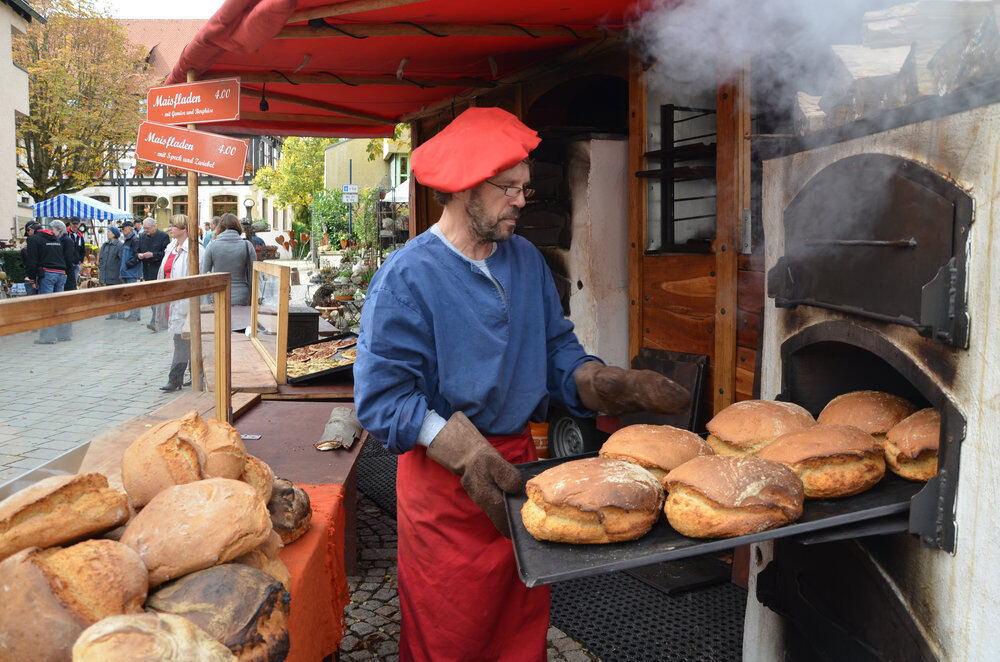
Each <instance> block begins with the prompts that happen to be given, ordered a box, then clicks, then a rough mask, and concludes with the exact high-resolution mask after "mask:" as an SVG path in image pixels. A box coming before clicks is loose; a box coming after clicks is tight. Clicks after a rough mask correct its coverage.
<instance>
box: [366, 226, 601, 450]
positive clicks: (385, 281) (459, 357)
mask: <svg viewBox="0 0 1000 662" xmlns="http://www.w3.org/2000/svg"><path fill="white" fill-rule="evenodd" d="M486 264H487V266H488V269H489V271H490V273H491V274H492V276H493V278H495V279H496V282H494V280H493V279H491V278H490V277H489V276H487V275H486V274H484V273H483V272H482V271H481V270H480V269H479V268H477V267H476V266H475V265H474V264H473V263H472V262H471V261H470V260H468V259H467V258H465V257H463V256H461V255H459V254H457V253H456V252H455V251H454V250H452V249H451V248H450V247H448V246H447V245H446V244H445V243H444V242H443V241H442V240H441V239H439V238H438V237H436V236H435V235H434V233H432V232H424V233H423V234H421V235H420V236H418V237H416V238H415V239H413V240H412V241H410V242H409V243H408V244H407V245H406V246H404V247H403V248H401V249H400V250H398V251H396V252H394V253H393V254H392V255H390V256H389V259H388V260H386V262H385V264H384V265H382V267H381V268H380V269H379V270H378V271H377V272H375V277H374V278H373V279H372V282H371V285H370V286H369V288H368V296H367V298H366V299H365V304H364V307H363V308H362V313H361V335H360V337H359V338H358V355H357V359H356V361H355V363H354V399H355V404H356V406H357V411H358V418H359V419H360V420H361V423H362V425H364V426H365V428H366V429H367V430H368V431H369V432H370V433H371V434H372V435H373V436H374V437H375V438H376V439H379V440H380V441H382V443H383V444H385V446H386V448H387V449H389V450H390V451H393V452H396V453H404V452H406V451H408V450H410V449H412V448H413V446H414V444H415V443H416V440H417V436H418V434H419V433H420V428H421V426H422V425H423V423H424V418H425V416H426V415H427V412H428V410H433V411H435V412H437V413H438V414H439V415H441V416H442V417H444V418H448V417H450V416H451V415H452V414H453V413H454V412H456V411H462V412H463V413H464V414H465V415H466V416H468V417H469V420H471V421H472V423H473V424H474V425H475V426H476V428H478V429H479V431H480V432H482V433H483V434H484V435H487V436H491V435H500V434H515V433H519V432H521V431H523V430H524V428H525V426H526V425H527V423H528V420H529V418H534V419H536V420H541V419H542V418H544V416H545V414H546V411H547V409H548V404H549V400H550V399H554V400H557V401H559V402H561V403H563V404H564V405H565V406H566V407H567V408H568V409H569V410H570V411H571V412H572V413H574V414H576V415H578V416H587V415H589V414H591V413H592V412H590V410H588V409H587V408H586V407H584V406H583V404H582V403H581V402H580V398H579V395H578V394H577V391H576V383H575V381H574V380H573V373H574V372H575V371H576V369H577V368H578V367H580V365H582V364H583V363H585V362H587V361H593V360H597V359H596V357H593V356H589V355H588V354H587V353H586V352H585V351H584V349H583V347H582V346H581V345H580V343H579V341H577V339H576V335H575V334H574V333H573V323H572V322H570V321H569V320H568V319H566V318H565V317H563V312H562V305H561V304H560V303H559V296H558V294H557V293H556V288H555V282H554V281H553V279H552V274H551V272H550V271H549V268H548V266H547V265H546V264H545V260H544V259H543V258H542V255H541V253H539V252H538V249H536V248H535V247H534V246H533V245H532V244H531V243H530V242H528V241H527V240H526V239H524V238H523V237H520V236H517V235H514V236H512V237H511V238H510V240H509V241H506V242H503V243H501V244H499V245H498V247H497V250H496V251H495V252H494V253H493V255H491V256H490V257H488V258H486ZM497 283H498V284H499V287H498V286H497ZM500 288H502V292H501V290H500Z"/></svg>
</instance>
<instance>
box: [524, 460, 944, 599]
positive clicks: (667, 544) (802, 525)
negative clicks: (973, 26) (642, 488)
mask: <svg viewBox="0 0 1000 662" xmlns="http://www.w3.org/2000/svg"><path fill="white" fill-rule="evenodd" d="M595 455H597V454H596V453H587V454H585V455H577V456H574V457H563V458H556V459H552V460H540V461H538V462H528V463H525V464H519V465H516V466H517V468H518V469H519V470H520V471H521V474H522V475H523V476H524V479H525V480H528V479H529V478H532V477H534V476H536V475H538V474H540V473H541V472H543V471H545V470H546V469H548V468H550V467H554V466H556V465H557V464H562V463H563V462H568V461H570V460H577V459H580V458H583V457H593V456H595ZM923 487H924V484H923V483H915V482H912V481H908V480H904V479H902V478H900V477H899V476H896V475H895V474H892V473H887V474H886V476H885V478H883V479H882V480H881V481H880V482H879V483H878V484H877V485H876V486H875V487H873V488H872V489H870V490H868V491H867V492H863V493H861V494H856V495H854V496H851V497H845V498H842V499H815V500H814V499H807V500H806V502H805V506H804V508H803V511H802V517H800V518H799V519H798V521H796V522H795V523H794V524H788V525H786V526H782V527H779V528H777V529H772V530H770V531H763V532H761V533H755V534H752V535H748V536H737V537H735V538H725V539H722V540H707V539H699V538H688V537H687V536H682V535H681V534H679V533H677V532H676V531H674V529H673V528H672V527H671V526H670V524H668V523H667V518H666V516H664V515H663V514H662V513H661V514H660V518H659V519H658V520H657V522H656V524H654V525H653V528H652V529H650V531H649V533H647V534H646V535H644V536H643V537H642V538H639V539H638V540H631V541H629V542H620V543H610V544H606V545H570V544H567V543H556V542H546V541H541V540H535V539H534V538H533V537H532V536H531V534H530V533H528V531H527V529H525V528H524V523H523V522H522V521H521V506H523V505H524V502H525V501H527V496H526V495H525V494H524V493H523V492H522V493H521V494H516V495H511V494H508V495H506V499H505V501H506V506H507V516H508V518H510V524H511V526H510V529H511V535H512V539H513V543H514V557H515V558H516V559H517V569H518V572H519V573H520V575H521V580H522V581H523V582H524V583H525V585H527V586H539V585H541V584H551V583H553V582H560V581H565V580H567V579H576V578H578V577H589V576H592V575H600V574H604V573H607V572H614V571H616V570H625V569H626V568H637V567H641V566H644V565H648V564H650V563H659V562H660V561H671V560H674V559H683V558H687V557H690V556H698V555H701V554H710V553H715V552H720V551H724V550H727V549H732V548H734V547H739V546H741V545H749V544H750V543H755V542H763V541H765V540H773V539H775V538H787V537H790V536H795V535H797V534H801V533H807V532H812V531H819V530H822V529H828V528H832V527H839V526H842V525H844V524H849V523H852V522H861V521H865V520H873V519H876V518H881V517H885V516H887V515H894V514H897V513H903V512H908V511H909V509H910V498H911V497H912V496H913V495H914V494H916V493H917V492H919V491H920V490H921V489H922V488H923Z"/></svg>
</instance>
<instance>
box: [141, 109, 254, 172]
mask: <svg viewBox="0 0 1000 662" xmlns="http://www.w3.org/2000/svg"><path fill="white" fill-rule="evenodd" d="M247 145H248V143H247V141H246V140H239V139H237V138H229V137H227V136H220V135H216V134H214V133H206V132H205V131H192V130H190V129H182V128H181V127H179V126H168V125H166V124H157V123H155V122H141V123H140V124H139V135H138V137H137V138H136V146H135V155H136V157H138V158H140V159H142V160H143V161H152V162H153V163H160V164H162V165H166V166H172V167H174V168H182V169H184V170H193V171H195V172H200V173H201V174H203V175H214V176H216V177H222V178H223V179H232V180H233V181H237V180H240V179H242V178H243V166H244V164H245V163H246V160H247Z"/></svg>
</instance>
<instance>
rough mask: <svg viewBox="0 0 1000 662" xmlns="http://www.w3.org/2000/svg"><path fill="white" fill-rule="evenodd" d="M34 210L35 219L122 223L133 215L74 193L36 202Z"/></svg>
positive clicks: (33, 206)
mask: <svg viewBox="0 0 1000 662" xmlns="http://www.w3.org/2000/svg"><path fill="white" fill-rule="evenodd" d="M32 208H33V209H34V217H35V218H87V219H94V220H98V221H121V220H125V219H127V218H132V214H131V213H130V212H127V211H125V210H124V209H118V208H117V207H112V206H111V205H106V204H104V203H103V202H101V201H99V200H94V199H93V198H88V197H86V196H83V195H74V194H72V193H63V194H62V195H57V196H56V197H54V198H49V199H48V200H42V201H41V202H36V203H35V204H34V205H32Z"/></svg>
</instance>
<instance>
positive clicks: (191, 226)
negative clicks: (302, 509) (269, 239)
mask: <svg viewBox="0 0 1000 662" xmlns="http://www.w3.org/2000/svg"><path fill="white" fill-rule="evenodd" d="M196 78H197V77H196V76H195V73H194V71H193V70H191V71H188V72H187V79H188V82H189V83H193V82H194V81H195V80H196ZM187 128H189V129H192V130H193V129H197V128H198V126H197V125H195V124H188V127H187ZM187 183H188V223H187V230H188V275H189V276H197V275H198V257H199V256H198V248H199V247H200V246H201V242H200V241H198V173H196V172H194V171H192V170H188V173H187ZM218 298H219V297H216V299H218ZM219 304H220V302H219V301H218V300H216V302H215V305H216V306H219ZM188 320H189V322H190V326H191V389H192V390H195V391H204V390H205V368H204V363H203V362H202V356H201V298H200V297H195V298H193V299H191V300H190V301H189V302H188ZM226 340H227V341H228V340H229V337H228V336H227V337H226ZM220 341H221V338H216V339H215V344H216V346H217V347H218V346H219V345H220V344H221V342H220ZM215 365H216V370H219V369H221V364H220V363H219V362H218V361H216V363H215ZM227 367H228V366H227ZM227 379H228V378H227ZM216 413H217V414H218V415H219V416H223V415H225V413H226V412H225V410H218V411H217V412H216Z"/></svg>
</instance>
